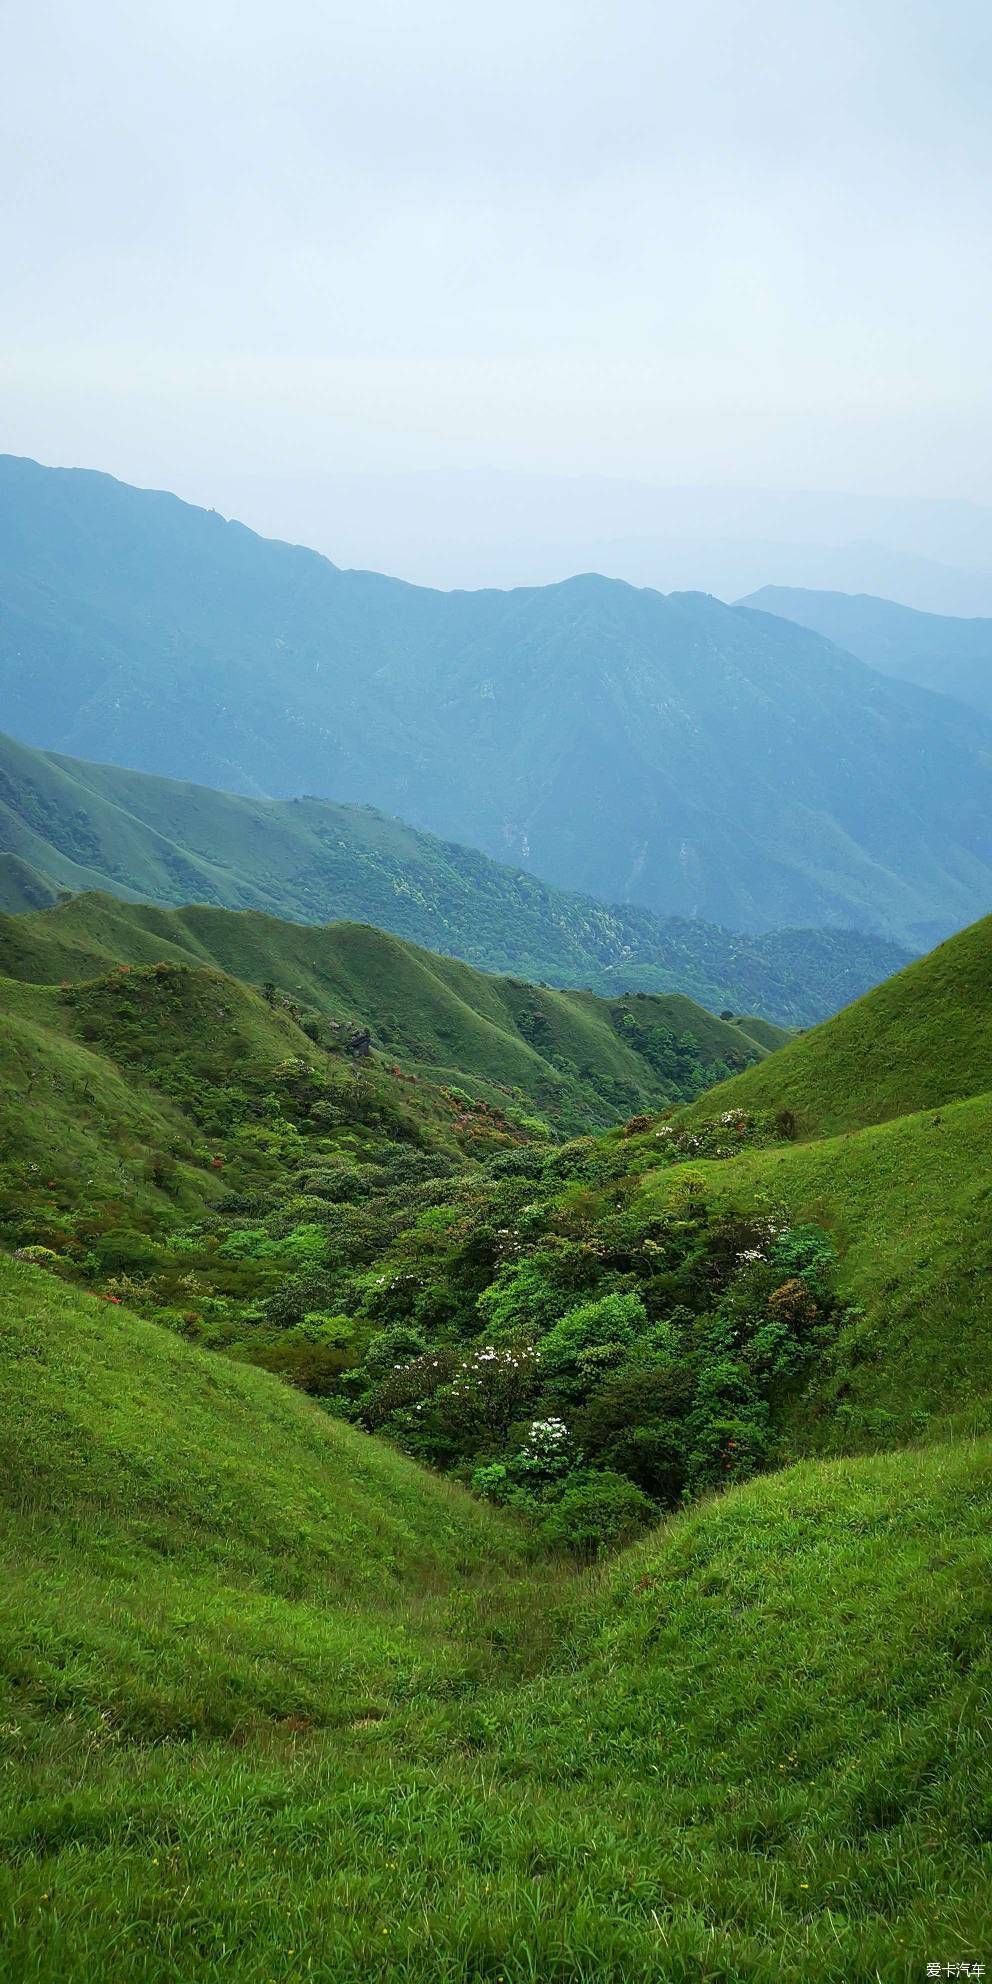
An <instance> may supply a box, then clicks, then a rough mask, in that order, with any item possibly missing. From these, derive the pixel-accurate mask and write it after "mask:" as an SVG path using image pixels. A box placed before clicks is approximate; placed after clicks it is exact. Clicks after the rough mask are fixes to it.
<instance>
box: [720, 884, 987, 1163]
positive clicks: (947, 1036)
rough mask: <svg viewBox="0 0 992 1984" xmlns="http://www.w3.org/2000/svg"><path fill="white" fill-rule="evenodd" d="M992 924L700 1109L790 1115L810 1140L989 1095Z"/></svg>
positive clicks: (962, 937)
mask: <svg viewBox="0 0 992 1984" xmlns="http://www.w3.org/2000/svg"><path fill="white" fill-rule="evenodd" d="M990 982H992V917H985V918H984V919H983V921H982V922H981V923H974V924H972V925H971V927H970V928H969V929H967V930H962V931H961V932H960V933H959V935H958V936H956V937H951V938H949V939H948V941H947V943H945V944H940V945H938V947H937V949H936V950H934V951H931V952H930V953H929V954H928V956H927V957H925V958H921V959H920V960H919V962H918V963H916V964H911V965H908V966H907V968H906V970H905V971H900V972H899V973H898V974H897V975H896V977H895V978H889V979H887V980H886V981H885V983H884V985H879V986H877V987H876V988H875V990H874V991H872V992H869V993H867V994H866V995H865V997H864V998H863V999H859V1000H858V1001H857V1003H856V1004H855V1005H853V1006H848V1007H846V1008H845V1010H844V1011H843V1012H841V1013H838V1014H836V1016H835V1017H834V1018H833V1019H831V1020H827V1021H826V1022H825V1023H824V1025H823V1026H819V1027H817V1028H816V1029H815V1031H814V1032H812V1033H810V1034H805V1035H802V1036H801V1037H800V1038H799V1039H797V1040H794V1041H792V1042H791V1043H790V1045H788V1046H787V1047H785V1048H784V1049H783V1050H782V1051H781V1053H778V1054H776V1055H775V1057H774V1060H772V1061H770V1062H769V1063H768V1064H767V1065H766V1066H764V1067H760V1068H755V1069H749V1070H748V1071H747V1072H746V1074H744V1075H742V1076H739V1077H737V1078H736V1079H735V1080H734V1081H732V1082H730V1083H728V1084H726V1086H723V1087H721V1088H720V1089H719V1091H718V1092H717V1093H715V1094H714V1095H713V1096H707V1097H705V1098H703V1099H702V1100H701V1101H700V1102H699V1103H697V1105H696V1107H695V1110H694V1111H693V1119H696V1118H700V1119H702V1118H708V1117H711V1116H712V1114H713V1111H714V1109H716V1108H717V1107H719V1108H720V1109H726V1108H743V1109H749V1110H758V1111H777V1110H783V1109H789V1110H792V1111H793V1112H794V1114H795V1117H796V1121H797V1127H798V1129H799V1132H800V1134H801V1135H803V1136H829V1135H831V1134H832V1133H833V1132H834V1131H837V1130H854V1129H860V1128H861V1127H862V1126H863V1125H864V1124H866V1123H883V1122H885V1121H887V1120H888V1119H889V1118H891V1117H894V1116H904V1115H908V1114H910V1113H911V1112H912V1111H914V1110H919V1109H934V1108H938V1107H939V1106H940V1105H941V1104H943V1103H947V1102H959V1101H961V1100H962V1099H963V1097H965V1096H969V1095H979V1094H982V1093H983V1092H984V1091H985V1090H987V1089H992V999H990V997H989V987H990Z"/></svg>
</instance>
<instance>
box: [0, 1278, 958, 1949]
mask: <svg viewBox="0 0 992 1984" xmlns="http://www.w3.org/2000/svg"><path fill="white" fill-rule="evenodd" d="M0 1276H2V1283H0V1285H2V1291H3V1308H2V1315H3V1330H4V1338H3V1343H4V1357H3V1360H2V1363H0V1455H2V1456H3V1464H2V1465H0V1501H2V1504H3V1510H4V1527H3V1553H4V1559H5V1564H4V1578H3V1595H2V1599H0V1619H2V1629H0V1688H2V1691H3V1697H2V1718H0V1742H2V1744H3V1749H4V1753H5V1765H6V1767H5V1770H4V1773H3V1780H2V1787H3V1788H2V1794H0V1796H2V1803H0V1840H2V1845H3V1852H2V1855H0V1867H2V1871H0V1895H2V1907H0V1923H2V1928H0V1939H2V1946H3V1959H4V1975H5V1977H8V1978H9V1979H10V1980H11V1984H56V1980H59V1984H61V1980H64V1979H68V1980H71V1984H111V1980H114V1984H119V1980H121V1979H124V1980H128V1984H130V1980H132V1979H134V1980H137V1979H139V1978H140V1979H141V1980H142V1984H165V1980H166V1979H167V1978H168V1979H172V1978H174V1977H175V1976H176V1975H181V1976H182V1977H183V1979H184V1980H185V1979H187V1978H188V1979H190V1980H191V1984H219V1980H220V1978H221V1977H222V1976H226V1977H228V1978H230V1977H234V1978H236V1979H237V1980H238V1984H270V1980H273V1979H275V1980H279V1979H285V1980H287V1984H289V1980H294V1984H295V1980H296V1979H298V1978H303V1977H306V1976H308V1975H315V1976H316V1975H321V1974H324V1975H328V1976H333V1977H334V1978H335V1980H338V1979H340V1980H342V1984H358V1980H359V1979H361V1980H363V1984H364V1980H367V1979H369V1978H371V1979H379V1980H382V1984H385V1980H386V1979H390V1980H392V1979H394V1978H401V1979H405V1980H406V1981H407V1984H436V1980H438V1979H440V1980H442V1984H469V1980H473V1984H474V1980H476V1979H479V1978H484V1979H492V1980H495V1979H497V1978H503V1979H504V1980H506V1984H532V1980H533V1979H534V1978H538V1977H539V1978H541V1979H542V1980H543V1979H545V1978H561V1979H565V1978H568V1979H575V1980H580V1981H581V1984H601V1980H606V1984H648V1980H650V1984H655V1980H656V1979H657V1977H658V1975H659V1973H660V1974H663V1975H665V1976H666V1977H671V1978H673V1979H685V1980H688V1979H689V1978H695V1977H697V1976H698V1975H699V1974H700V1967H701V1966H702V1967H703V1970H704V1974H706V1975H709V1976H711V1977H713V1978H714V1979H722V1980H726V1984H730V1980H732V1979H733V1980H736V1979H738V1978H740V1977H743V1976H746V1977H748V1978H749V1979H750V1978H754V1979H757V1980H759V1984H772V1979H781V1978H784V1979H785V1980H786V1984H800V1980H802V1984H807V1981H808V1980H809V1979H814V1980H823V1984H827V1980H830V1981H831V1984H833V1981H834V1980H836V1984H840V1980H841V1979H845V1980H846V1979H847V1978H849V1977H851V1976H862V1975H872V1976H874V1975H878V1976H880V1977H883V1978H885V1979H889V1978H892V1979H902V1978H906V1979H909V1978H910V1977H912V1976H914V1975H915V1974H917V1972H918V1968H919V1959H920V1952H921V1950H923V1951H924V1952H926V1951H931V1950H935V1949H937V1948H941V1949H946V1950H948V1951H952V1952H954V1953H955V1954H957V1953H961V1954H962V1955H964V1954H968V1955H973V1953H974V1952H975V1951H977V1950H980V1949H981V1948H982V1947H983V1943H982V1938H983V1934H984V1932H985V1929H986V1927H987V1909H986V1898H987V1877H988V1851H989V1838H990V1811H989V1805H988V1786H989V1778H988V1771H987V1751H986V1748H985V1745H984V1742H983V1735H982V1731H983V1727H984V1723H985V1718H986V1717H987V1714H988V1709H989V1705H990V1682H992V1675H990V1666H989V1655H988V1628H989V1624H990V1614H989V1602H988V1576H989V1569H990V1557H989V1552H990V1545H989V1534H990V1528H989V1515H990V1503H992V1455H990V1451H989V1445H988V1442H987V1441H986V1442H960V1443H958V1444H956V1445H952V1446H948V1447H938V1448H933V1449H929V1450H922V1451H918V1452H912V1453H906V1454H901V1455H892V1456H886V1457H879V1458H876V1459H873V1460H870V1461H860V1462H850V1461H842V1462H832V1463H826V1464H824V1463H818V1464H815V1463H805V1464H804V1465H803V1466H801V1467H798V1468H793V1469H790V1470H788V1471H787V1472H785V1473H782V1474H780V1475H778V1476H775V1477H772V1478H770V1479H767V1480H764V1481H761V1482H756V1483H752V1484H751V1485H750V1486H748V1487H747V1488H745V1489H742V1490H732V1491H731V1492H730V1493H728V1494H727V1495H725V1496H723V1497H721V1498H720V1499H718V1500H717V1501H715V1502H713V1503H711V1504H708V1505H706V1506H705V1507H703V1508H701V1509H700V1510H698V1511H696V1512H695V1513H693V1514H691V1515H689V1516H687V1517H681V1518H678V1519H676V1520H675V1521H674V1522H673V1523H671V1524H670V1525H669V1526H668V1527H667V1528H666V1529H664V1530H662V1531H660V1532H659V1533H658V1534H657V1535H655V1536H652V1537H651V1538H649V1539H648V1540H647V1541H646V1542H645V1543H644V1544H642V1545H641V1546H639V1547H638V1549H637V1550H636V1551H633V1552H631V1553H628V1555H627V1556H626V1557H625V1558H624V1559H623V1560H622V1561H621V1563H620V1565H619V1566H618V1567H617V1568H616V1569H615V1570H614V1571H612V1572H611V1573H610V1574H608V1575H603V1574H599V1575H597V1576H596V1577H594V1578H592V1579H589V1578H585V1579H581V1578H580V1579H578V1580H576V1579H575V1578H574V1576H572V1577H565V1578H563V1576H562V1574H561V1573H557V1574H554V1573H553V1574H552V1575H550V1576H549V1574H548V1570H547V1568H546V1567H543V1566H542V1567H535V1569H534V1570H528V1568H527V1566H526V1563H525V1562H524V1561H523V1559H522V1557H521V1549H520V1543H519V1540H518V1537H517V1535H516V1534H515V1532H514V1529H513V1527H512V1524H510V1523H509V1522H507V1521H506V1520H503V1519H501V1518H499V1517H498V1516H497V1515H493V1514H491V1513H489V1512H488V1511H486V1510H485V1509H484V1508H480V1507H479V1506H478V1505H477V1504H475V1503H473V1502H472V1501H471V1499H470V1498H468V1497H466V1496H465V1495H464V1494H463V1493H461V1492H459V1491H457V1490H455V1489H452V1488H450V1487H448V1486H446V1485H445V1484H440V1483H437V1482H435V1481H434V1480H432V1479H430V1478H429V1477H426V1476H424V1475H423V1474H421V1473H420V1472H419V1471H418V1470H417V1469H415V1468H413V1467H412V1466H411V1464H410V1463H408V1462H405V1461H404V1460H402V1459H401V1458H400V1457H397V1456H395V1455H393V1454H391V1453H390V1452H389V1451H388V1450H386V1449H383V1448H382V1447H380V1446H379V1445H378V1443H377V1442H375V1441H372V1440H369V1439H367V1438H365V1437H363V1436H361V1435H357V1434H355V1433H353V1432H351V1431H350V1430H349V1429H344V1428H340V1427H337V1426H335V1425H334V1424H332V1423H329V1422H328V1421H327V1420H326V1418H324V1417H323V1416H322V1415H321V1414H320V1413H319V1412H318V1411H317V1409H316V1408H315V1407H314V1406H312V1405H311V1404H309V1403H308V1402H307V1401H305V1400H300V1399H297V1398H294V1397H293V1396H292V1394H290V1393H289V1392H287V1391H286V1390H285V1389H284V1388H282V1387H281V1386H279V1385H278V1384H277V1383H276V1382H275V1381H274V1380H272V1379H269V1378H267V1377H266V1376H264V1375H263V1374H258V1373H251V1372H244V1371H240V1370H238V1369H236V1368H233V1367H229V1366H226V1365H224V1364H221V1363H218V1362H217V1361H216V1360H212V1359H210V1358H208V1357H207V1356H205V1355H204V1354H203V1353H202V1352H198V1351H196V1350H194V1349H190V1348H188V1347H186V1346H183V1345H181V1344H177V1343H175V1342H174V1341H173V1340H172V1339H171V1338H170V1337H168V1336H167V1335H164V1334H162V1333H161V1332H159V1331H157V1330H156V1329H155V1328H154V1327H153V1326H150V1325H147V1324H142V1323H140V1322H138V1321H136V1320H135V1319H133V1318H131V1317H130V1316H129V1315H128V1314H127V1313H126V1312H124V1311H118V1312H114V1311H108V1310H107V1309H106V1308H105V1307H104V1306H103V1305H101V1304H99V1303H97V1302H94V1301H92V1300H91V1299H88V1298H85V1297H81V1296H80V1295H78V1294H77V1293H75V1292H72V1291H67V1290H64V1289H59V1288H57V1287H56V1286H55V1285H54V1284H53V1283H52V1282H51V1281H50V1279H48V1278H47V1277H43V1276H41V1275H39V1274H37V1273H35V1272H33V1271H32V1270H30V1269H29V1268H26V1267H21V1268H18V1267H17V1266H14V1267H13V1268H10V1267H7V1268H3V1269H0ZM15 1441H16V1446H17V1459H18V1467H17V1470H16V1471H15V1469H14V1468H13V1466H12V1465H11V1453H12V1443H13V1442H15ZM28 1569H29V1570H30V1573H31V1574H30V1575H26V1571H27V1570H28ZM756 1676H757V1677H759V1678H758V1680H757V1683H756Z"/></svg>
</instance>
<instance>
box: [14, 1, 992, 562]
mask: <svg viewBox="0 0 992 1984" xmlns="http://www.w3.org/2000/svg"><path fill="white" fill-rule="evenodd" d="M0 22H2V49H3V58H2V64H0V104H2V118H0V123H2V141H0V142H2V154H3V155H2V167H3V185H4V188H5V197H4V201H3V213H2V217H0V244H2V247H0V254H2V260H0V269H2V277H0V280H2V285H3V320H4V330H3V340H2V344H3V356H2V373H0V377H2V384H3V404H2V410H0V411H2V424H0V447H3V448H5V449H7V450H10V451H13V452H16V453H25V454H32V455H36V456H38V457H40V458H41V459H43V460H48V461H55V462H68V463H86V464H88V465H91V466H95V467H105V468H108V469H110V470H112V471H113V472H114V473H116V474H120V475H123V476H125V477H126V478H128V479H129V480H133V481H138V482H144V483H159V484H166V485H168V486H171V487H173V488H176V489H178V490H179V491H180V493H181V494H184V495H188V496H191V497H193V498H194V499H196V500H199V501H206V502H213V503H215V504H216V505H217V507H220V508H225V507H228V506H229V504H230V492H234V491H236V490H239V489H240V490H242V491H244V492H250V491H251V490H254V491H255V501H256V509H257V511H260V512H264V514H257V515H256V516H255V517H251V518H250V519H249V520H251V521H258V522H259V523H260V524H261V525H262V527H270V528H271V527H278V523H279V502H280V500H281V499H280V496H279V491H280V490H281V491H282V492H283V498H282V500H283V501H284V502H285V504H286V505H287V506H288V509H291V510H293V514H294V528H296V529H297V532H298V534H301V535H306V534H307V533H306V531H305V530H302V529H299V527H298V526H297V525H296V523H295V518H296V516H297V514H302V515H303V516H304V518H305V513H306V501H307V499H306V496H305V491H306V490H307V489H308V488H309V489H311V490H314V489H316V488H317V487H318V486H319V483H320V479H321V478H322V477H325V476H334V477H342V476H343V477H345V478H347V477H348V476H350V475H354V474H361V475H363V476H366V477H368V476H371V477H373V478H375V477H379V476H382V475H391V474H394V473H400V472H409V471H418V472H423V471H445V472H450V471H460V470H471V471H473V473H475V472H479V471H484V472H488V471H496V472H498V473H500V474H502V475H503V476H504V477H505V476H507V475H509V476H510V477H511V480H512V478H514V477H519V476H520V475H521V474H526V475H528V476H529V475H531V474H534V475H538V474H539V475H541V476H552V477H555V476H559V477H560V476H567V477H596V478H603V477H607V478H620V479H621V480H626V481H635V482H637V481H640V482H651V483H657V484H663V485H665V486H669V487H670V486H672V485H679V484H709V485H713V484H715V485H728V484H729V485H733V486H737V487H748V486H750V485H759V486H765V487H769V488H779V489H782V488H785V489H789V488H803V489H807V490H813V491H816V490H851V491H854V492H857V493H859V494H862V495H884V496H893V497H901V496H906V495H910V496H918V497H964V498H967V499H971V500H972V501H978V502H992V363H990V351H992V252H990V251H992V88H990V86H992V7H990V6H989V4H988V0H688V4H686V0H681V4H679V5H671V4H667V0H610V4H601V3H600V0H500V3H499V4H493V0H488V4H486V5H484V6H483V5H477V4H475V3H474V0H450V4H449V0H422V4H420V5H412V4H397V3H394V0H354V4H353V5H349V6H347V7H345V6H341V5H338V4H335V3H334V0H314V3H313V4H308V3H307V0H278V4H277V0H264V4H263V3H262V0H155V4H154V6H151V5H142V4H139V0H86V4H85V5H83V4H80V0H32V4H30V5H28V4H27V0H19V4H14V0H7V4H6V5H5V6H4V7H3V8H2V9H0ZM246 500H247V501H249V503H250V500H251V499H250V497H246ZM317 501H318V499H317V498H316V497H314V502H315V503H317ZM309 535H310V536H311V537H313V538H316V537H318V536H319V531H318V530H317V528H316V526H315V528H314V530H313V531H311V532H310V533H309ZM324 548H326V549H328V550H330V551H331V552H332V555H333V550H334V547H333V546H332V545H326V546H325V547H324Z"/></svg>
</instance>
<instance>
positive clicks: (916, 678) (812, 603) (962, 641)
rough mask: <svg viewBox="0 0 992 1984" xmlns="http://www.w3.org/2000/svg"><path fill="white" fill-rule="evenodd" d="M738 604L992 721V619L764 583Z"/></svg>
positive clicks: (891, 601) (884, 673)
mask: <svg viewBox="0 0 992 1984" xmlns="http://www.w3.org/2000/svg"><path fill="white" fill-rule="evenodd" d="M739 603H740V605H741V606H752V607H757V608H758V610H759V611H760V612H762V613H777V614H779V615H780V616H781V617H782V619H783V620H793V621H795V622H796V623H797V624H798V625H799V626H801V627H809V628H811V629H812V630H813V632H814V633H817V634H823V635H824V636H825V637H826V639H827V640H829V641H836V643H837V645H838V647H842V648H846V649H847V651H848V653H849V654H856V655H857V656H858V658H859V660H861V661H866V662H867V663H868V664H869V666H870V667H871V668H877V669H879V670H880V672H881V673H882V674H883V675H893V676H895V677H897V679H898V680H899V681H902V682H915V683H917V684H918V686H919V687H920V688H922V689H935V690H937V691H938V692H939V693H940V694H941V695H943V696H954V697H956V698H957V700H958V701H959V702H962V703H967V704H969V705H970V707H971V708H973V709H976V710H978V711H979V712H980V714H981V715H982V716H985V717H988V716H992V620H965V619H958V618H957V617H956V616H954V615H952V614H948V613H918V612H917V611H916V610H915V609H914V608H913V607H911V606H900V605H897V603H896V602H895V600H891V599H874V598H873V597H872V596H871V594H870V593H846V592H815V591H805V590H803V589H802V588H801V587H791V586H763V587H762V589H761V591H760V592H756V593H752V594H751V595H750V597H749V598H748V599H742V600H741V601H740V602H739Z"/></svg>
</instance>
